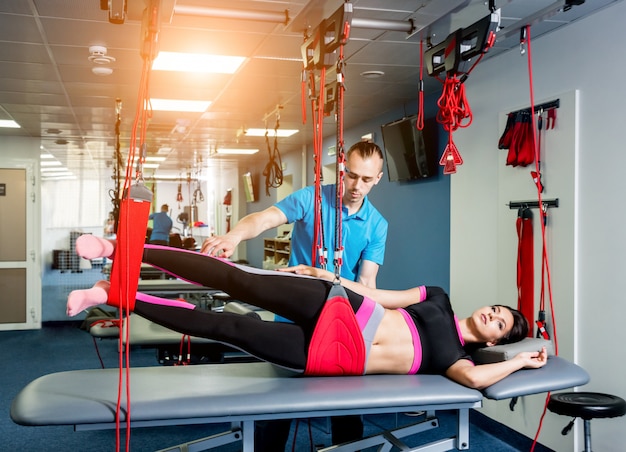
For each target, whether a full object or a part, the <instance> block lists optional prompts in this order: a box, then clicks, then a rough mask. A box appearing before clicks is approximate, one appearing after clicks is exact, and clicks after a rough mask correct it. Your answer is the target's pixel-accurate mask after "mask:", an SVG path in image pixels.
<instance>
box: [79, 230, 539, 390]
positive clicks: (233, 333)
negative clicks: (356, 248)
mask: <svg viewBox="0 0 626 452" xmlns="http://www.w3.org/2000/svg"><path fill="white" fill-rule="evenodd" d="M83 237H87V238H86V239H83ZM81 239H82V240H81ZM100 241H102V242H100ZM105 245H106V244H105V241H104V239H100V238H98V237H94V236H91V235H89V236H87V235H85V236H81V238H79V241H78V243H77V251H78V253H79V255H82V256H83V257H88V258H93V257H94V254H98V253H99V254H112V249H113V248H112V247H111V246H110V245H107V246H105ZM94 250H96V251H94ZM100 250H102V251H100ZM143 262H145V263H148V264H150V265H153V266H155V267H158V268H160V269H162V270H163V271H166V272H168V273H170V274H172V275H175V276H177V277H180V278H182V279H184V280H187V281H191V282H193V283H196V284H200V285H204V286H207V287H213V288H216V289H220V290H223V291H225V292H226V293H228V294H229V295H230V296H231V297H233V299H236V300H240V301H242V302H246V303H250V304H252V305H254V306H258V307H260V308H263V309H266V310H268V311H271V312H273V313H276V314H278V315H280V316H283V317H286V318H288V319H290V320H292V321H293V322H294V323H285V322H268V321H263V320H259V319H257V318H253V317H249V316H245V315H239V314H232V313H225V312H224V313H221V312H211V311H207V310H202V309H200V308H198V307H197V306H195V305H193V304H191V303H187V302H185V301H180V300H168V299H162V298H158V297H154V296H149V295H146V294H143V293H137V296H136V301H135V300H132V301H133V302H132V303H129V305H130V306H129V307H128V309H129V310H130V311H134V312H135V313H137V314H139V315H141V316H142V317H144V318H146V319H148V320H151V321H153V322H155V323H157V324H159V325H163V326H165V327H167V328H170V329H173V330H176V331H178V332H180V333H182V334H188V335H192V336H198V337H204V338H208V339H213V340H216V341H220V342H224V343H227V344H229V345H231V346H234V347H237V348H239V349H242V350H244V351H245V352H247V353H249V354H251V355H254V356H256V357H258V358H260V359H262V360H264V361H268V362H271V363H274V364H277V365H279V366H282V367H286V368H289V369H292V370H296V371H299V372H303V373H304V374H306V375H360V374H361V375H362V374H382V373H385V374H415V373H422V374H441V375H446V376H447V377H449V378H450V379H452V380H454V381H456V382H458V383H461V384H463V385H465V386H469V387H472V388H484V387H486V386H489V385H491V384H493V383H496V382H497V381H499V380H501V379H502V378H504V377H506V376H507V375H509V374H511V373H512V372H515V371H516V370H519V369H522V368H539V367H542V366H543V365H544V364H545V363H546V361H547V352H546V350H545V348H544V349H542V350H541V351H538V352H523V353H520V354H518V355H517V356H516V357H515V358H513V359H511V360H508V361H504V362H500V363H494V364H482V365H475V364H474V363H473V362H472V360H471V357H470V356H469V354H468V353H467V351H466V350H465V348H464V347H465V346H471V345H474V346H476V345H477V344H480V345H486V346H490V345H495V344H504V343H510V342H516V341H519V340H521V339H523V338H524V337H526V335H527V332H528V323H527V321H526V320H525V318H524V317H523V316H522V315H521V314H520V313H519V311H517V310H515V309H512V308H509V307H506V306H502V305H493V306H485V307H483V308H480V309H478V310H476V311H475V312H474V313H473V314H472V315H471V316H470V317H467V318H465V319H462V320H458V319H457V318H456V316H455V314H454V312H453V311H452V308H451V305H450V300H449V298H448V295H447V294H446V293H445V292H444V291H443V290H442V289H440V288H438V287H427V286H419V287H415V288H412V289H408V290H382V289H371V288H367V287H365V286H362V285H360V284H358V283H355V282H353V281H348V280H344V279H343V278H342V279H341V284H342V286H340V285H338V284H334V283H333V282H332V281H333V280H334V278H335V275H334V274H332V273H330V272H328V271H325V270H321V269H317V268H312V267H307V266H302V265H301V266H297V267H293V268H291V269H289V270H290V272H291V273H289V272H270V271H266V270H258V269H253V268H250V267H243V266H238V265H235V264H232V263H230V262H228V261H224V260H221V259H219V258H214V257H209V256H207V255H204V254H200V253H196V252H193V251H186V250H181V249H175V248H169V247H163V246H157V245H146V246H145V248H144V254H143ZM108 288H109V286H108V282H107V281H100V282H98V283H96V285H95V286H94V287H93V288H91V289H86V290H77V291H73V292H72V293H70V295H69V299H68V307H67V313H68V315H70V316H74V315H77V314H79V313H80V312H81V311H83V310H84V309H87V308H89V307H91V306H95V305H98V304H104V303H106V304H109V305H111V306H116V307H119V306H120V303H119V302H118V301H115V300H112V299H111V298H112V297H110V296H109V293H108Z"/></svg>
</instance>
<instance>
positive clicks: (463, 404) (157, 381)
mask: <svg viewBox="0 0 626 452" xmlns="http://www.w3.org/2000/svg"><path fill="white" fill-rule="evenodd" d="M118 373H119V371H118V369H95V370H79V371H68V372H60V373H54V374H49V375H45V376H43V377H40V378H38V379H36V380H34V381H32V382H31V383H29V384H28V385H27V386H26V387H25V388H23V389H22V391H21V392H20V393H19V394H18V395H17V397H16V398H15V399H14V401H13V404H12V406H11V418H12V419H13V421H14V422H16V423H17V424H21V425H81V424H111V423H114V422H115V406H116V401H117V385H118ZM130 400H131V412H132V415H131V416H132V420H133V422H135V423H137V422H140V421H163V423H164V424H165V423H167V422H170V423H171V422H172V420H178V421H177V422H178V423H184V420H187V422H188V423H196V422H198V421H199V420H208V419H213V420H214V421H216V420H228V421H233V420H250V419H280V418H295V417H315V416H326V415H329V414H333V415H337V414H356V413H368V412H370V413H388V412H397V411H402V410H406V411H413V410H418V409H453V408H473V407H479V406H481V400H482V394H481V393H480V392H479V391H476V390H474V389H469V388H467V387H464V386H461V385H459V384H457V383H454V382H452V381H451V380H448V379H447V378H445V377H442V376H439V375H368V376H356V377H299V376H296V375H295V374H294V373H292V372H290V371H288V370H285V369H281V368H278V367H275V366H272V365H271V364H268V363H245V364H239V363H237V364H211V365H198V366H177V367H144V368H133V369H132V370H131V392H130ZM124 406H125V405H124ZM122 418H123V416H122ZM194 420H195V421H194Z"/></svg>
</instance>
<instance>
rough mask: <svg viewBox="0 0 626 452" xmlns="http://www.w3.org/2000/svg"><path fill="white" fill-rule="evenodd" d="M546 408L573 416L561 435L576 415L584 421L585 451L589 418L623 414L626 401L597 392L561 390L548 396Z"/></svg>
mask: <svg viewBox="0 0 626 452" xmlns="http://www.w3.org/2000/svg"><path fill="white" fill-rule="evenodd" d="M548 409H549V410H550V411H552V412H553V413H556V414H561V415H565V416H573V417H574V419H572V421H571V422H570V423H569V424H568V425H567V427H565V428H564V429H563V431H562V432H561V433H562V434H563V435H567V434H568V433H569V431H570V430H571V429H572V426H573V425H574V421H575V420H576V418H577V417H579V418H582V419H583V420H584V422H585V424H584V426H585V452H591V419H594V418H604V417H618V416H623V415H624V414H626V401H624V399H622V398H621V397H617V396H613V395H609V394H601V393H598V392H561V393H559V394H552V395H551V396H550V401H549V402H548Z"/></svg>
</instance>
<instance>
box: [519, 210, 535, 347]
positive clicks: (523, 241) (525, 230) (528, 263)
mask: <svg viewBox="0 0 626 452" xmlns="http://www.w3.org/2000/svg"><path fill="white" fill-rule="evenodd" d="M515 226H516V229H517V237H518V241H517V309H518V310H519V311H520V312H521V313H522V314H523V315H524V317H525V318H526V320H527V321H528V324H529V325H532V324H533V317H534V315H535V263H534V262H535V252H534V247H535V245H534V241H533V213H532V210H530V209H529V208H528V207H522V208H520V209H519V210H518V213H517V220H516V223H515ZM532 335H533V332H532V328H530V329H529V331H528V337H532Z"/></svg>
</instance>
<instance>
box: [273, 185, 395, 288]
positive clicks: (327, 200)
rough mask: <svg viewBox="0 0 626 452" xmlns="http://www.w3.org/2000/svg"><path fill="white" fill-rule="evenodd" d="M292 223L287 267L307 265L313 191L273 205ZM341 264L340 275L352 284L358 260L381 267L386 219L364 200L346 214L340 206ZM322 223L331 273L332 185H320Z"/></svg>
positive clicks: (385, 234)
mask: <svg viewBox="0 0 626 452" xmlns="http://www.w3.org/2000/svg"><path fill="white" fill-rule="evenodd" d="M275 206H276V207H278V208H279V209H280V210H281V211H282V212H283V213H284V214H285V216H286V217H287V222H288V223H293V231H292V233H291V256H290V258H289V265H297V264H307V265H311V264H312V261H311V253H312V244H313V232H314V224H315V188H314V187H312V186H309V187H305V188H303V189H301V190H298V191H296V192H294V193H292V194H291V195H289V196H287V197H286V198H285V199H283V200H281V201H279V202H277V203H276V204H275ZM342 207H343V208H342V210H343V213H342V221H343V223H342V238H341V240H342V244H343V247H344V252H343V265H342V267H341V276H342V277H344V278H348V279H351V280H352V281H356V279H357V277H358V275H359V270H360V265H361V261H362V260H368V261H372V262H374V263H376V264H378V265H382V264H383V260H384V256H385V242H386V240H387V220H385V218H383V216H382V215H381V214H380V212H378V210H376V208H375V207H374V206H373V205H372V203H371V202H369V200H368V199H367V197H365V199H364V201H363V205H362V206H361V208H360V209H359V211H358V212H356V213H354V214H353V215H348V209H347V208H346V207H345V206H342ZM322 224H323V228H324V243H325V244H326V249H327V250H328V254H327V256H328V258H327V260H328V263H327V265H326V268H327V270H329V271H332V272H334V271H335V267H334V264H333V252H334V250H335V185H323V186H322Z"/></svg>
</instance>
